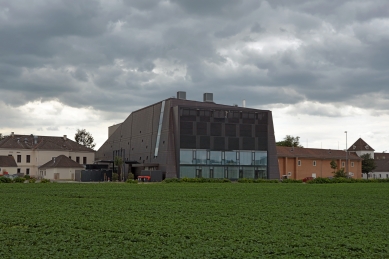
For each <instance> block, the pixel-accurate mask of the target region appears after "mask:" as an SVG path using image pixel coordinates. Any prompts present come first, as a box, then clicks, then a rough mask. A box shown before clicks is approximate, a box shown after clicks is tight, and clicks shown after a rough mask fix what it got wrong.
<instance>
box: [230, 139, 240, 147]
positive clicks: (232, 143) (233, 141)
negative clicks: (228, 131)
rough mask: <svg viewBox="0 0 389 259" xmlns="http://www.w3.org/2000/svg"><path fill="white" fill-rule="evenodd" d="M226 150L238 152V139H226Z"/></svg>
mask: <svg viewBox="0 0 389 259" xmlns="http://www.w3.org/2000/svg"><path fill="white" fill-rule="evenodd" d="M228 149H229V150H239V138H228Z"/></svg>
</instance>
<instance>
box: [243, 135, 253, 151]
mask: <svg viewBox="0 0 389 259" xmlns="http://www.w3.org/2000/svg"><path fill="white" fill-rule="evenodd" d="M242 149H243V150H254V149H255V138H243V139H242Z"/></svg>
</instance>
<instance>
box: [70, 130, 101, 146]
mask: <svg viewBox="0 0 389 259" xmlns="http://www.w3.org/2000/svg"><path fill="white" fill-rule="evenodd" d="M74 140H75V141H76V142H77V143H78V144H81V145H83V146H86V147H88V148H92V149H93V148H94V147H95V146H96V144H95V143H93V142H94V139H93V137H92V135H91V134H90V133H89V132H87V131H86V130H85V129H82V130H80V129H77V132H76V134H75V135H74Z"/></svg>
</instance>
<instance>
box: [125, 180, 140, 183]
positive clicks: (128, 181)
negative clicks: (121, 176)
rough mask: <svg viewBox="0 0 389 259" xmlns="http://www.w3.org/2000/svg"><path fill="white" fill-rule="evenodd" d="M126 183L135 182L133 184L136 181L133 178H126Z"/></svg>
mask: <svg viewBox="0 0 389 259" xmlns="http://www.w3.org/2000/svg"><path fill="white" fill-rule="evenodd" d="M126 183H135V184H137V183H138V181H137V180H134V179H127V181H126Z"/></svg>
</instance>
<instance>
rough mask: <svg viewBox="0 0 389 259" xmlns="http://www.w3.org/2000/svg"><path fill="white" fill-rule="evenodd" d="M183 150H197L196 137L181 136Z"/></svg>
mask: <svg viewBox="0 0 389 259" xmlns="http://www.w3.org/2000/svg"><path fill="white" fill-rule="evenodd" d="M180 144H181V148H196V136H189V135H181V136H180Z"/></svg>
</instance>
